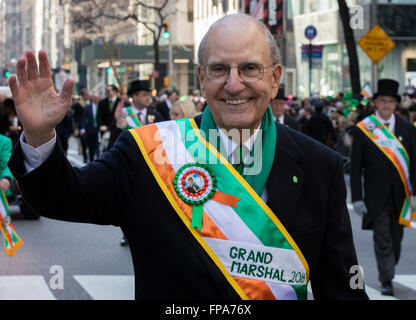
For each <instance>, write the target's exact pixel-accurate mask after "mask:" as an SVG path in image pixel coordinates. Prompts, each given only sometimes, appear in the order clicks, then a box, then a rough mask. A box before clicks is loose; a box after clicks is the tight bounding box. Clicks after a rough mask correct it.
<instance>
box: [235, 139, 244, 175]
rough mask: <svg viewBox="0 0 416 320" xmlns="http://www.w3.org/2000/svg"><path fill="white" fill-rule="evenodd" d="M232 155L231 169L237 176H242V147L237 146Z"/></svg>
mask: <svg viewBox="0 0 416 320" xmlns="http://www.w3.org/2000/svg"><path fill="white" fill-rule="evenodd" d="M233 155H234V164H233V167H234V169H235V170H237V172H238V173H239V174H242V172H243V169H244V155H245V147H244V146H242V145H239V146H238V147H237V148H235V150H234V151H233Z"/></svg>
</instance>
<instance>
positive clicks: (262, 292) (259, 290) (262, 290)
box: [233, 276, 276, 300]
mask: <svg viewBox="0 0 416 320" xmlns="http://www.w3.org/2000/svg"><path fill="white" fill-rule="evenodd" d="M233 278H234V279H235V281H236V282H237V283H238V285H239V286H240V288H241V289H243V290H244V292H245V293H246V294H247V296H248V297H249V299H250V300H276V297H275V296H274V294H273V292H272V291H271V290H270V288H269V286H268V285H267V284H266V283H265V282H264V281H261V280H255V279H248V278H241V277H235V276H233Z"/></svg>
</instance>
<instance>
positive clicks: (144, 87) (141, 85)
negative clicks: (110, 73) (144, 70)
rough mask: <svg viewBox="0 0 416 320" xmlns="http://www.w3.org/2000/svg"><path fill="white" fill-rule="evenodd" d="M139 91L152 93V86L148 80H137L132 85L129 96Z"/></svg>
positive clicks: (128, 92)
mask: <svg viewBox="0 0 416 320" xmlns="http://www.w3.org/2000/svg"><path fill="white" fill-rule="evenodd" d="M138 91H151V90H150V84H149V81H147V80H135V81H133V82H132V83H131V84H130V88H129V90H128V91H127V94H128V95H129V96H131V95H132V94H133V93H135V92H138Z"/></svg>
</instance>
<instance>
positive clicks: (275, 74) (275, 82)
mask: <svg viewBox="0 0 416 320" xmlns="http://www.w3.org/2000/svg"><path fill="white" fill-rule="evenodd" d="M282 70H283V67H282V65H281V64H278V65H276V67H275V69H274V71H273V83H272V94H273V95H272V97H275V96H276V94H277V91H278V90H279V84H280V78H281V77H282Z"/></svg>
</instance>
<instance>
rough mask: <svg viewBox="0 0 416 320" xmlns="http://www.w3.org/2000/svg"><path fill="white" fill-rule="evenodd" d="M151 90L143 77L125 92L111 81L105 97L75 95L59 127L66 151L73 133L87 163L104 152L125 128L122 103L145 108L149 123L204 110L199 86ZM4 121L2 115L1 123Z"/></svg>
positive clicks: (184, 116) (82, 93) (141, 108)
mask: <svg viewBox="0 0 416 320" xmlns="http://www.w3.org/2000/svg"><path fill="white" fill-rule="evenodd" d="M150 93H151V89H150V86H149V83H148V81H140V80H138V81H134V82H133V83H132V84H131V88H130V89H129V91H128V93H127V94H122V92H120V90H119V88H118V87H117V86H115V85H108V86H107V87H106V97H105V98H102V97H100V96H98V95H95V94H90V93H89V91H88V89H83V90H81V92H80V95H74V96H73V98H72V105H71V108H70V110H69V111H68V113H67V114H66V116H65V117H64V119H63V120H62V121H61V123H60V124H59V125H58V126H57V128H56V131H57V135H58V136H59V140H60V142H61V145H62V148H63V150H64V152H67V150H68V140H69V138H70V137H71V136H73V137H75V138H77V141H78V146H79V148H78V150H79V152H80V155H82V158H83V161H84V162H85V163H87V162H90V161H93V160H94V159H96V158H98V157H100V156H102V155H103V154H104V153H105V152H106V151H107V150H109V149H110V148H111V147H112V146H113V144H114V143H115V141H116V140H117V137H118V136H119V134H120V133H121V132H122V129H121V128H119V126H117V117H116V115H117V113H116V110H117V106H119V105H120V104H122V106H123V107H127V106H129V105H132V106H135V107H136V108H137V110H139V109H140V110H146V113H149V115H150V114H151V115H152V116H151V117H147V116H146V117H144V115H143V120H144V122H143V123H146V124H147V123H149V122H158V121H164V120H170V119H179V118H193V117H195V116H196V115H198V114H200V113H202V111H203V107H204V99H203V98H202V97H201V95H200V91H199V90H193V92H192V94H191V95H189V96H182V97H179V94H178V92H177V91H175V90H164V91H162V93H161V94H160V95H159V96H157V97H152V96H151V94H150ZM133 95H134V96H133ZM153 116H154V118H153ZM145 118H146V119H145ZM1 121H2V120H1V119H0V126H1V123H2V122H1ZM0 132H1V131H0Z"/></svg>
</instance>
